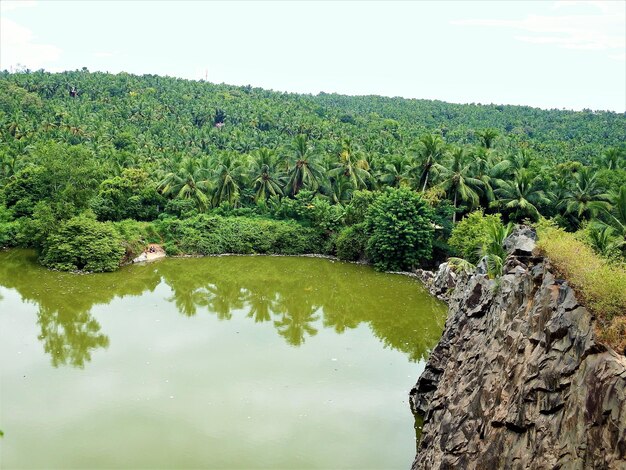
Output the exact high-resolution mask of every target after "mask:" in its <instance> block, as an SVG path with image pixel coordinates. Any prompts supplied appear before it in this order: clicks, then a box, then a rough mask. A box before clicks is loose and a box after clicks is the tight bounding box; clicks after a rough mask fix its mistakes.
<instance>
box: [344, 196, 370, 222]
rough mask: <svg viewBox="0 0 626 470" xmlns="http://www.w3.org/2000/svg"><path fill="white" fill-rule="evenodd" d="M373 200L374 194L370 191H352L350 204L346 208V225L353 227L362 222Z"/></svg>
mask: <svg viewBox="0 0 626 470" xmlns="http://www.w3.org/2000/svg"><path fill="white" fill-rule="evenodd" d="M375 198H376V194H375V193H373V192H372V191H365V190H358V191H354V193H352V199H351V200H350V204H348V205H347V206H346V216H345V219H346V224H348V225H354V224H360V223H362V222H364V221H365V215H366V214H367V211H368V209H369V207H370V205H371V204H372V202H374V199H375Z"/></svg>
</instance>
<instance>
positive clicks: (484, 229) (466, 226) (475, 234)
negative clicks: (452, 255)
mask: <svg viewBox="0 0 626 470" xmlns="http://www.w3.org/2000/svg"><path fill="white" fill-rule="evenodd" d="M492 225H493V228H492ZM501 227H503V225H502V220H501V219H500V214H495V215H484V214H483V212H482V210H478V211H474V212H472V213H471V214H468V215H467V216H465V217H464V218H463V220H461V221H460V222H459V223H458V224H457V225H456V226H455V227H454V228H453V229H452V234H451V236H450V239H449V240H448V245H450V248H452V249H453V250H454V251H455V252H456V253H457V254H458V255H459V256H460V257H461V258H463V259H465V260H467V261H469V262H470V263H472V264H476V263H478V261H479V260H480V258H481V249H482V247H483V246H484V245H486V244H488V243H489V242H490V236H489V233H490V230H495V229H497V228H501Z"/></svg>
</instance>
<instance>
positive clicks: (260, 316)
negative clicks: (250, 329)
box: [245, 284, 277, 323]
mask: <svg viewBox="0 0 626 470" xmlns="http://www.w3.org/2000/svg"><path fill="white" fill-rule="evenodd" d="M276 298H277V295H276V292H275V291H274V289H273V288H272V286H271V285H270V284H264V285H263V286H261V285H258V286H254V288H253V289H252V290H246V297H245V300H246V302H247V303H248V307H249V308H250V310H248V318H254V322H255V323H261V322H266V321H270V320H271V319H272V317H271V314H272V312H273V311H274V304H275V302H276Z"/></svg>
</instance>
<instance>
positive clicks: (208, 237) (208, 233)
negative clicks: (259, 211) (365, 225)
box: [156, 214, 324, 255]
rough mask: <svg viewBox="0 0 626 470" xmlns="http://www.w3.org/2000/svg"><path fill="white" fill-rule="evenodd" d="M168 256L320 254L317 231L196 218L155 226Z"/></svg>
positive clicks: (321, 241)
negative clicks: (183, 254) (163, 241)
mask: <svg viewBox="0 0 626 470" xmlns="http://www.w3.org/2000/svg"><path fill="white" fill-rule="evenodd" d="M156 229H157V230H158V231H159V232H160V233H161V235H162V236H163V238H164V239H165V241H166V243H165V246H166V251H167V253H170V254H181V253H186V254H199V255H212V254H221V253H238V254H251V253H271V254H293V255H295V254H303V253H320V252H322V251H323V249H324V248H323V247H324V238H323V237H322V234H321V233H320V231H319V230H316V229H314V228H311V227H304V226H302V225H300V224H299V223H297V222H295V221H276V220H267V219H259V218H253V219H251V218H246V217H219V216H210V215H207V214H199V215H197V216H195V217H192V218H189V219H185V220H178V219H167V218H166V219H162V220H160V221H158V222H157V223H156Z"/></svg>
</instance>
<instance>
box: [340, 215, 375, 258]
mask: <svg viewBox="0 0 626 470" xmlns="http://www.w3.org/2000/svg"><path fill="white" fill-rule="evenodd" d="M367 239H368V236H367V230H366V227H365V224H363V223H361V224H357V225H353V226H351V227H346V228H344V229H343V230H342V231H341V232H339V235H338V236H337V241H336V246H337V257H338V258H339V259H342V260H345V261H359V260H360V259H362V258H363V257H364V256H365V248H366V247H367Z"/></svg>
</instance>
